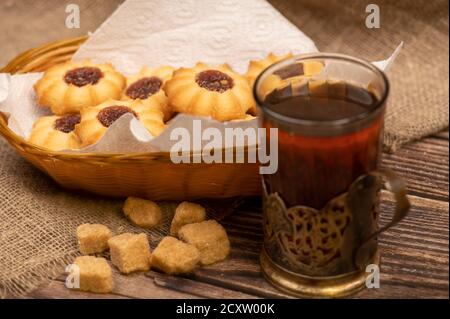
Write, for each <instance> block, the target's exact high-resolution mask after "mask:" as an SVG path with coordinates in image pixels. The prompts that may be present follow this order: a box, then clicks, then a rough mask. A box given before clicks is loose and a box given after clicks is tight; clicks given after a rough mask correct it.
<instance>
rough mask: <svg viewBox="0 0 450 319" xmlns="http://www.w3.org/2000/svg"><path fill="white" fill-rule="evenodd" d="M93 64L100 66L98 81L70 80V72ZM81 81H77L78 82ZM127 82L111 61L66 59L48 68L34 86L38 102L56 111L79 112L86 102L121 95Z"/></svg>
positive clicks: (94, 101) (96, 79) (87, 103)
mask: <svg viewBox="0 0 450 319" xmlns="http://www.w3.org/2000/svg"><path fill="white" fill-rule="evenodd" d="M83 68H90V69H96V70H100V74H101V77H100V78H95V81H94V80H93V81H85V82H80V81H79V82H77V81H75V80H76V79H77V78H76V77H75V76H74V77H71V79H72V80H73V81H69V82H68V81H67V80H68V78H67V75H68V72H71V71H74V70H76V69H83ZM78 80H79V79H78ZM77 84H78V85H77ZM124 86H125V78H124V77H123V76H122V75H121V74H120V73H119V72H117V71H116V70H115V69H114V67H113V66H112V65H111V64H109V63H104V64H94V63H92V62H91V61H89V60H85V61H81V62H66V63H64V64H58V65H55V66H53V67H51V68H50V69H48V70H47V71H46V72H45V73H44V76H43V77H42V78H41V79H40V80H39V81H37V82H36V84H35V85H34V90H35V92H36V95H37V99H38V103H39V105H41V106H43V107H50V108H51V110H52V112H53V113H55V114H57V115H62V114H67V113H78V112H80V110H81V109H82V108H84V107H86V106H92V105H97V104H99V103H102V102H104V101H105V100H107V99H119V98H120V97H121V95H122V90H123V88H124Z"/></svg>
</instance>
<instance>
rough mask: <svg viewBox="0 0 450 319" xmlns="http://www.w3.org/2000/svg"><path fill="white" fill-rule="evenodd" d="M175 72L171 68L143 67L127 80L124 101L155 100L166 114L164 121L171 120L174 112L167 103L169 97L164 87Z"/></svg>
mask: <svg viewBox="0 0 450 319" xmlns="http://www.w3.org/2000/svg"><path fill="white" fill-rule="evenodd" d="M173 71H174V68H173V67H171V66H162V67H159V68H155V69H153V68H149V67H146V66H145V67H143V68H142V69H141V70H140V71H139V73H137V74H135V75H133V76H130V77H128V78H127V84H126V87H125V91H124V93H123V97H122V99H123V100H130V99H131V100H137V99H139V100H142V101H143V102H144V103H146V102H147V101H148V100H150V99H155V100H156V101H157V102H158V104H159V105H160V108H161V111H162V112H163V113H164V121H168V120H170V118H171V117H172V110H171V108H170V106H169V104H168V103H167V96H166V93H164V91H163V90H162V86H163V85H164V83H166V81H167V80H169V79H171V78H172V74H173Z"/></svg>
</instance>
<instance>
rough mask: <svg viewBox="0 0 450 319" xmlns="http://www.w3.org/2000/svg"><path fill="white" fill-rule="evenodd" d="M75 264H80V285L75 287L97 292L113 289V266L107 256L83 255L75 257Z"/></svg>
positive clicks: (106, 291)
mask: <svg viewBox="0 0 450 319" xmlns="http://www.w3.org/2000/svg"><path fill="white" fill-rule="evenodd" d="M74 265H76V266H78V270H79V273H78V274H79V284H80V286H79V287H76V286H75V287H73V288H75V289H79V290H83V291H90V292H96V293H108V292H110V291H111V290H112V289H113V279H112V271H111V267H110V266H109V264H108V262H107V261H106V259H105V258H99V257H94V256H81V257H78V258H76V259H75V261H74ZM73 274H74V275H77V274H76V273H73Z"/></svg>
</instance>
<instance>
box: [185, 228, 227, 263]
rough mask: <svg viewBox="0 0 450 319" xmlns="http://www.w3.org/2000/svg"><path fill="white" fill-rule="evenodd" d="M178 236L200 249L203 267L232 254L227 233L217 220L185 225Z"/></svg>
mask: <svg viewBox="0 0 450 319" xmlns="http://www.w3.org/2000/svg"><path fill="white" fill-rule="evenodd" d="M178 236H179V237H180V239H181V240H183V241H185V242H187V243H188V244H191V245H194V246H195V247H197V248H198V250H199V251H200V263H201V264H202V265H209V264H213V263H215V262H218V261H221V260H224V259H225V258H226V257H227V256H228V254H229V253H230V241H229V240H228V236H227V233H226V231H225V229H224V228H223V227H222V225H220V224H219V223H218V222H216V221H215V220H207V221H204V222H201V223H195V224H189V225H185V226H183V227H181V229H180V231H179V232H178Z"/></svg>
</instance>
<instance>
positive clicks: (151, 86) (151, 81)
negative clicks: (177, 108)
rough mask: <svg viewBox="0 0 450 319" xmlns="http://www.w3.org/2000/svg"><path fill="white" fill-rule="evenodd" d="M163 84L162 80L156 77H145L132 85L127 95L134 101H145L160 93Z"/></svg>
mask: <svg viewBox="0 0 450 319" xmlns="http://www.w3.org/2000/svg"><path fill="white" fill-rule="evenodd" d="M162 83H163V82H162V81H161V79H160V78H158V77H156V76H152V77H145V78H142V79H140V80H138V81H136V82H134V83H133V84H131V85H130V86H129V87H128V89H127V91H126V95H127V96H129V97H130V98H132V99H133V100H135V99H141V100H145V99H146V98H148V97H149V96H150V95H153V94H155V93H156V92H158V91H159V89H160V88H161V85H162Z"/></svg>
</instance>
